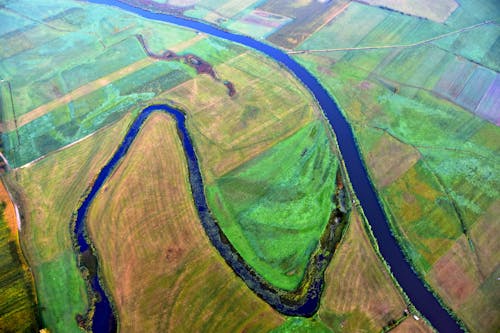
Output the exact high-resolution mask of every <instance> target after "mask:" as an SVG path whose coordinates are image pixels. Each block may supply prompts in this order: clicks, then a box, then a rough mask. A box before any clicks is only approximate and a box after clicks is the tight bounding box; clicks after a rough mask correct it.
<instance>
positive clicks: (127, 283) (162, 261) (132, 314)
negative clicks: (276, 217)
mask: <svg viewBox="0 0 500 333" xmlns="http://www.w3.org/2000/svg"><path fill="white" fill-rule="evenodd" d="M144 162H146V163H144ZM187 177H188V175H187V165H186V161H185V157H184V151H183V147H182V145H181V143H180V140H179V138H178V135H177V130H176V125H175V123H174V121H173V119H171V118H170V117H169V116H167V115H165V114H156V115H153V116H151V118H150V119H148V121H147V123H146V124H145V125H144V127H143V129H142V130H141V134H140V135H139V137H138V138H137V139H136V141H135V142H134V144H133V146H132V148H131V150H130V151H129V152H128V155H127V157H126V158H125V159H124V160H123V161H122V162H121V164H120V166H119V167H118V168H117V169H116V171H115V172H114V173H113V176H112V177H111V178H110V179H109V180H108V182H107V183H106V184H105V185H104V188H103V190H102V191H101V193H100V194H99V196H98V197H97V198H96V199H95V201H94V204H93V206H92V209H91V211H90V213H89V218H88V220H89V230H90V235H91V237H92V239H93V241H94V244H95V246H96V248H97V252H98V253H99V257H100V259H101V262H102V266H101V267H102V269H103V271H104V278H105V279H106V281H108V285H109V288H110V290H111V293H112V295H113V299H114V300H115V302H116V307H117V309H118V314H119V318H120V321H119V328H120V330H121V331H127V332H131V331H139V330H146V331H172V330H182V331H184V330H194V331H205V332H206V331H218V330H220V329H222V328H224V329H227V330H228V331H242V330H246V331H248V332H254V331H261V330H265V329H270V328H272V327H274V326H276V325H278V324H279V323H280V322H281V321H282V319H281V316H280V315H278V313H276V312H275V311H274V310H272V309H271V307H269V305H267V304H266V303H264V302H263V301H262V300H260V299H259V298H258V297H257V296H256V295H254V294H253V293H252V292H251V291H250V290H249V289H248V288H246V286H245V284H244V283H243V281H241V280H240V279H235V278H233V277H231V276H232V274H233V273H232V272H231V269H230V268H229V267H227V266H226V265H225V263H224V261H223V260H222V258H220V257H219V256H218V254H217V253H216V250H215V249H214V248H213V247H211V246H210V245H209V240H208V238H207V237H206V235H205V233H204V230H203V228H202V226H201V224H200V222H199V220H198V215H197V212H196V209H195V207H194V205H193V202H192V199H191V193H190V189H189V182H188V178H187ZM144 179H149V180H150V181H147V182H144ZM166 202H167V203H168V204H167V205H165V203H166ZM103 221H108V222H107V223H104V224H103V223H102V222H103ZM187 318H190V319H187Z"/></svg>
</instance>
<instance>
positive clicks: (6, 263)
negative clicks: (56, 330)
mask: <svg viewBox="0 0 500 333" xmlns="http://www.w3.org/2000/svg"><path fill="white" fill-rule="evenodd" d="M38 325H39V323H38V310H37V304H36V299H35V295H34V287H33V278H32V277H31V274H30V272H29V270H28V266H27V265H26V262H25V260H24V258H23V257H22V252H21V248H20V246H19V239H18V234H17V223H16V215H15V211H14V205H13V204H12V201H11V200H10V198H9V195H8V193H7V191H6V189H5V187H4V185H3V183H1V182H0V329H1V330H2V331H3V332H21V331H23V332H24V331H25V332H28V331H36V330H37V329H38Z"/></svg>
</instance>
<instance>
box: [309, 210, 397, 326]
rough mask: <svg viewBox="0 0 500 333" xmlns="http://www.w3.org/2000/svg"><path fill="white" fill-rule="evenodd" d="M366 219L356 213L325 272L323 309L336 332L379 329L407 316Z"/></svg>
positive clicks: (324, 317)
mask: <svg viewBox="0 0 500 333" xmlns="http://www.w3.org/2000/svg"><path fill="white" fill-rule="evenodd" d="M364 223H365V222H364V221H363V220H362V217H361V216H360V215H359V213H358V212H356V211H355V212H353V213H352V214H351V218H350V221H349V229H348V231H347V233H346V235H345V236H344V238H343V239H342V242H341V243H340V245H339V248H338V249H337V253H336V254H335V255H334V258H333V260H332V263H331V265H330V267H329V268H328V269H327V271H326V273H325V275H326V277H325V280H326V286H327V287H326V290H325V295H324V297H323V301H322V304H321V309H320V311H319V317H320V318H321V320H322V321H323V322H324V323H325V324H327V325H328V326H329V327H331V328H332V329H333V330H334V331H335V330H336V329H338V330H344V331H348V332H358V331H362V330H365V331H367V332H378V331H380V330H381V329H382V328H384V327H386V326H388V325H389V323H390V322H391V321H397V320H398V319H400V318H401V317H403V312H404V310H405V308H406V304H405V300H404V299H403V298H402V297H401V295H400V293H399V291H398V290H397V289H396V288H395V287H394V286H393V285H392V281H391V277H390V275H389V274H388V273H387V271H386V268H385V267H384V265H382V264H381V263H380V261H379V258H378V257H377V254H376V252H374V251H373V249H372V247H371V243H370V238H369V235H368V233H367V230H366V225H365V224H364Z"/></svg>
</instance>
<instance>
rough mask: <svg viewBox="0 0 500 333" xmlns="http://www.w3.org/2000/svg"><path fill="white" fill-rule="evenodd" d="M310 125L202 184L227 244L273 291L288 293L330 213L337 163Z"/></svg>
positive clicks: (322, 133) (319, 127)
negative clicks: (216, 178) (232, 247)
mask: <svg viewBox="0 0 500 333" xmlns="http://www.w3.org/2000/svg"><path fill="white" fill-rule="evenodd" d="M328 140H329V139H328V137H327V132H326V129H325V128H324V127H323V124H322V123H321V122H320V121H315V122H312V123H310V124H308V125H307V126H305V127H304V128H302V129H300V130H299V131H298V132H297V133H295V134H294V135H293V136H291V137H289V138H288V139H286V140H284V141H282V142H280V143H278V144H276V145H275V146H274V147H272V148H271V149H269V150H267V151H266V152H264V153H262V154H261V155H259V156H258V157H257V158H255V159H253V160H251V161H250V162H247V163H245V164H244V165H242V166H240V167H239V168H237V169H236V170H234V171H231V172H230V173H228V174H226V175H224V176H222V177H220V178H219V179H218V180H217V181H216V182H215V184H214V185H211V186H207V188H206V192H207V199H208V202H209V205H210V207H211V208H212V210H213V212H214V214H215V217H216V219H217V221H218V222H219V224H220V226H221V228H222V230H223V231H224V233H225V234H226V235H227V237H228V239H229V240H230V242H231V243H232V244H233V246H234V247H235V248H236V250H237V251H238V252H239V253H240V254H241V256H242V257H243V258H244V259H245V260H246V262H247V263H248V264H249V265H250V266H252V267H253V268H254V269H255V271H256V272H257V273H259V274H260V275H262V276H263V277H264V278H266V280H267V281H269V282H270V283H271V284H273V285H275V286H276V287H279V288H283V289H287V290H293V289H294V288H296V287H297V285H298V284H299V282H300V281H301V279H302V276H303V273H304V270H305V268H306V266H307V263H308V260H309V256H310V254H311V253H312V252H313V251H314V249H315V248H316V247H317V245H318V240H319V238H320V237H321V235H322V233H323V231H324V228H325V225H326V223H327V222H328V219H329V217H330V214H331V211H332V209H333V208H334V207H333V205H334V204H333V202H332V195H333V192H334V190H335V175H336V169H337V167H338V160H337V158H336V157H335V155H334V154H333V152H332V150H331V148H330V144H329V141H328Z"/></svg>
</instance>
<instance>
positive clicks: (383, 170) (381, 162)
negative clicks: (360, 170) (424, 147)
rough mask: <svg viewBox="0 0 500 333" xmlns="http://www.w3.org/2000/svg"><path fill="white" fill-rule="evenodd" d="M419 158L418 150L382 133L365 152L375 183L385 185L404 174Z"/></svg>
mask: <svg viewBox="0 0 500 333" xmlns="http://www.w3.org/2000/svg"><path fill="white" fill-rule="evenodd" d="M419 159H420V153H419V152H418V150H416V149H414V148H412V147H411V146H409V145H406V144H404V143H401V142H400V141H398V140H396V139H395V138H393V137H392V136H390V135H388V134H384V135H383V136H382V137H381V138H380V140H379V141H378V143H376V144H375V147H374V148H373V149H372V150H370V152H369V153H368V154H367V163H368V167H369V168H370V169H371V170H372V173H373V177H374V178H375V184H377V186H378V187H379V188H383V187H386V186H388V185H390V184H391V183H392V182H394V181H395V180H396V179H398V178H399V177H401V176H402V175H404V174H405V173H406V172H407V171H408V169H410V168H411V167H412V166H413V165H414V164H415V163H416V162H417V161H418V160H419Z"/></svg>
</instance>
